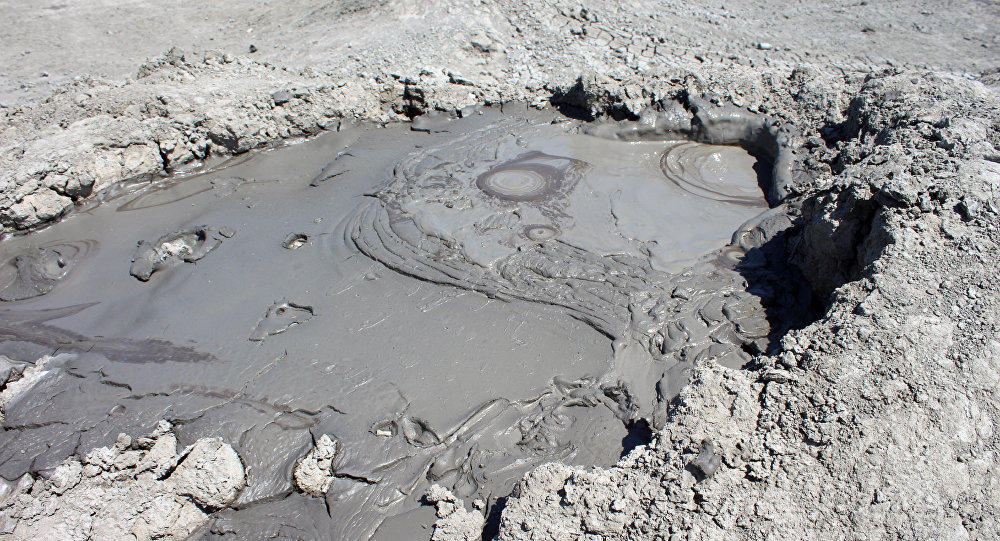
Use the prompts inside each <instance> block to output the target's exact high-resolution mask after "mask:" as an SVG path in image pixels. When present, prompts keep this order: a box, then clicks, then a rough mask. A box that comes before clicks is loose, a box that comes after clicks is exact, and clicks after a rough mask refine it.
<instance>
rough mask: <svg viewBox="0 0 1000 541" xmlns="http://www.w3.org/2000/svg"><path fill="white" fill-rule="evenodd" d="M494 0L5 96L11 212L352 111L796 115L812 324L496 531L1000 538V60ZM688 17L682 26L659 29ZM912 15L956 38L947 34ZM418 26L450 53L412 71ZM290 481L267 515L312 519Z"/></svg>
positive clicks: (549, 485)
mask: <svg viewBox="0 0 1000 541" xmlns="http://www.w3.org/2000/svg"><path fill="white" fill-rule="evenodd" d="M498 5H499V6H501V7H498V8H495V10H496V11H495V12H493V13H491V15H490V16H489V17H484V18H482V19H481V20H484V21H490V24H489V25H485V24H484V26H483V31H482V35H475V36H471V37H470V36H469V35H468V34H467V33H461V34H458V35H460V36H461V37H462V39H463V40H465V39H466V38H468V39H467V40H466V41H462V42H461V47H459V46H456V45H449V46H447V47H440V48H435V47H427V46H426V42H428V41H430V40H431V39H432V38H428V37H427V35H423V36H413V35H408V34H407V35H406V36H405V37H404V38H401V39H402V41H400V42H394V43H393V44H392V45H391V46H390V49H391V50H386V49H382V48H379V47H376V46H372V45H371V44H366V45H362V46H359V47H358V48H357V49H355V50H356V51H359V52H358V53H357V54H356V58H355V59H352V60H351V62H352V63H351V64H348V66H349V67H348V68H345V70H344V72H336V71H334V70H329V71H328V72H326V73H324V72H322V71H319V70H316V69H302V70H299V69H297V68H283V67H280V66H275V65H271V64H267V63H266V62H262V61H259V60H254V59H253V58H252V57H247V56H232V55H230V56H227V55H225V54H183V53H181V52H179V51H176V50H174V51H171V52H170V53H168V54H167V55H165V56H164V57H162V58H160V59H157V60H155V61H153V62H150V63H148V64H147V65H145V66H144V67H143V68H142V69H141V70H140V71H139V74H138V75H139V76H138V77H136V78H135V79H134V80H130V81H127V82H124V83H119V82H108V81H100V80H96V79H86V80H80V81H77V82H74V83H71V84H69V85H66V86H64V87H62V88H59V89H58V90H57V91H56V93H55V94H54V95H53V96H52V97H51V98H49V99H48V100H47V101H44V102H39V103H34V104H29V105H27V106H25V107H21V108H13V109H7V110H5V111H4V116H5V125H4V128H3V130H4V131H3V134H2V135H0V166H2V168H0V171H2V173H0V175H2V177H0V187H2V192H3V200H2V201H0V221H2V222H3V224H4V227H5V229H6V230H15V229H23V228H29V227H34V226H36V225H39V224H41V223H44V222H45V221H47V220H51V219H53V218H55V217H57V216H58V215H59V214H60V213H61V212H63V211H64V210H65V209H67V208H69V207H70V206H71V205H72V204H73V203H74V202H76V201H80V200H84V199H86V198H88V197H91V196H92V194H94V193H96V192H98V191H99V190H100V189H102V188H104V187H106V186H109V185H111V184H112V183H114V182H117V181H119V180H123V179H126V178H132V177H142V176H144V175H155V174H159V173H160V172H162V171H164V170H167V169H170V168H174V167H184V166H187V165H189V164H192V163H195V162H197V161H200V160H204V159H206V158H208V157H210V156H215V155H218V156H225V155H229V154H231V153H238V152H243V151H246V150H248V149H251V148H254V147H256V146H258V145H261V144H266V143H268V142H271V141H275V140H277V139H280V138H284V137H290V136H296V135H303V134H310V133H315V132H317V131H319V130H323V129H329V128H332V127H335V126H336V125H337V123H338V122H339V120H340V119H341V118H344V117H359V118H368V119H376V120H391V119H399V118H405V117H408V116H412V115H415V114H418V113H422V112H424V111H428V110H433V109H436V108H440V109H445V110H456V109H459V108H461V107H464V106H467V105H471V104H474V103H480V102H503V101H507V100H524V101H528V102H532V103H537V104H547V103H549V102H550V101H551V102H552V103H555V104H556V105H559V106H562V107H565V108H567V110H570V111H573V112H574V114H580V115H584V116H603V115H608V114H611V115H616V116H638V115H639V113H640V111H641V110H642V109H643V108H645V107H648V106H650V105H655V104H657V103H663V99H664V98H666V99H667V100H668V101H671V100H673V99H680V100H684V99H686V98H689V97H692V96H702V95H705V96H708V99H709V100H710V101H714V102H716V103H735V104H737V105H738V106H740V107H743V108H745V109H748V110H750V111H753V112H758V113H763V114H765V115H767V116H769V117H771V118H772V119H774V120H775V121H777V122H780V123H781V124H782V125H785V126H789V127H794V128H796V129H797V130H798V131H799V135H798V139H797V140H796V141H795V146H796V148H797V152H798V153H799V158H800V163H801V164H802V171H801V173H802V174H799V175H796V176H795V182H794V183H793V184H792V185H791V186H790V194H791V198H790V200H789V205H790V207H791V213H792V215H793V217H795V226H794V228H793V230H792V231H791V233H790V235H791V237H790V239H791V242H790V244H791V249H790V254H789V257H790V259H791V261H792V262H794V263H795V264H796V265H797V266H798V267H799V268H800V270H801V271H802V272H803V273H804V274H805V276H806V278H807V279H808V280H809V282H810V284H811V285H812V286H813V288H814V289H815V290H816V291H817V292H819V294H820V295H821V297H822V298H823V301H824V309H825V313H824V316H823V317H822V318H821V319H820V320H819V321H817V322H815V323H813V324H812V325H810V326H808V327H806V328H803V329H800V330H797V331H793V332H791V333H790V334H788V335H787V336H786V337H785V338H784V339H783V340H782V342H781V348H780V351H779V352H778V353H777V354H775V355H772V356H764V357H759V358H758V359H757V364H756V365H755V366H752V367H751V369H750V370H748V371H743V372H741V371H734V370H730V369H726V368H722V367H719V366H715V365H711V364H709V365H703V366H698V367H696V368H695V370H694V375H693V377H692V379H691V382H690V384H689V385H688V386H687V387H685V388H684V389H683V390H682V392H681V394H680V397H679V398H678V399H677V400H676V401H675V402H674V403H673V404H672V405H671V409H670V410H669V417H668V418H667V421H666V423H665V425H664V428H663V430H661V431H660V432H659V433H658V434H656V436H655V438H654V442H653V443H652V444H650V445H648V446H644V447H639V448H637V449H636V450H634V451H633V452H632V453H631V454H630V455H629V456H627V457H626V458H625V459H623V461H622V462H621V463H620V464H619V465H617V466H616V467H614V468H610V469H598V470H592V471H582V470H579V469H574V468H570V467H567V466H564V465H560V464H550V465H546V466H543V467H541V468H539V469H537V470H535V471H534V472H532V473H530V474H529V475H528V476H527V477H526V478H525V479H524V480H523V481H522V483H521V484H520V485H519V487H518V488H517V489H516V490H515V492H514V494H513V495H512V496H511V497H510V498H509V499H508V500H507V504H506V508H505V509H504V510H503V512H502V518H501V520H500V524H499V532H498V534H497V535H498V538H500V539H565V538H567V537H568V538H585V539H601V538H609V539H619V538H634V539H648V538H670V537H673V536H677V537H693V538H699V537H701V538H727V539H728V538H734V537H736V538H760V537H763V536H771V537H774V538H788V539H799V538H830V537H835V538H854V537H890V536H891V537H899V538H904V539H923V538H931V537H948V538H992V537H997V536H998V535H1000V532H998V531H997V525H996V521H995V519H994V517H996V516H998V515H1000V509H998V506H1000V503H998V501H997V497H996V495H997V493H998V492H1000V479H998V477H997V475H998V474H997V468H996V464H997V462H998V459H997V453H998V452H1000V440H998V436H997V433H996V425H997V422H998V421H1000V411H998V406H997V404H1000V402H998V400H997V398H1000V397H998V396H997V395H998V394H1000V392H998V384H1000V361H998V357H1000V343H998V342H997V341H996V340H995V339H994V337H995V335H996V331H997V328H996V325H995V324H994V323H993V322H994V321H996V319H997V318H996V316H997V311H998V306H997V301H996V299H997V298H998V295H997V288H998V286H997V284H996V280H995V268H996V260H997V255H996V254H997V249H996V248H997V240H998V239H997V231H998V227H997V226H998V225H1000V224H998V221H1000V218H998V208H1000V203H998V201H997V199H996V193H995V189H996V187H997V184H1000V165H997V164H998V162H1000V150H998V148H997V147H998V146H1000V128H998V126H1000V118H998V116H997V115H998V113H997V111H1000V107H998V105H1000V102H998V98H997V86H996V84H997V82H998V78H997V77H996V74H995V72H994V73H990V72H984V73H983V74H982V75H980V74H978V73H977V72H978V71H979V70H980V69H982V67H983V65H982V63H983V62H985V65H986V66H989V61H988V60H982V58H980V59H979V62H980V65H979V66H978V67H977V66H976V65H975V63H976V58H977V57H976V55H975V54H971V55H970V56H969V58H972V61H971V62H968V61H966V60H965V59H962V60H959V59H958V58H957V57H958V55H957V54H956V52H957V51H956V50H947V49H946V48H940V47H938V48H932V49H931V53H932V54H931V55H930V56H929V57H928V60H927V61H926V63H925V64H923V65H917V64H916V61H915V59H914V58H913V57H912V56H910V57H908V56H907V55H906V54H905V52H902V51H899V50H885V49H883V50H884V51H885V54H886V55H887V56H888V57H889V58H888V60H889V61H891V62H892V63H893V64H895V67H891V68H888V69H887V68H886V67H885V60H886V59H872V58H870V57H868V53H866V52H863V50H864V49H868V48H869V47H867V46H863V44H862V42H860V41H857V42H852V43H850V44H849V46H843V44H831V43H829V42H820V43H818V44H816V49H817V50H821V51H822V52H818V53H817V52H816V50H814V51H810V54H808V55H806V54H804V53H800V52H798V50H793V49H790V48H786V47H785V46H784V45H783V43H782V42H781V41H778V40H777V39H774V40H771V41H767V42H765V41H763V40H762V39H760V37H759V36H760V34H759V33H751V32H747V31H746V29H745V28H740V29H736V30H723V29H721V28H716V29H710V28H709V27H710V26H715V27H720V26H722V24H730V23H731V24H736V22H735V19H734V18H733V17H729V16H722V15H721V14H722V13H723V12H724V11H725V10H722V11H721V12H720V11H719V10H716V9H715V8H704V7H701V8H694V7H688V6H680V5H677V4H670V3H667V4H665V5H659V4H648V5H647V4H642V5H641V6H640V7H630V8H627V9H626V8H622V9H618V8H615V7H614V6H610V5H604V4H598V3H594V4H590V3H588V5H586V6H581V5H575V6H562V7H557V6H547V5H546V6H529V5H528V4H517V5H508V4H506V3H501V4H498ZM928 5H930V4H928ZM663 7H667V8H668V9H659V8H663ZM534 8H537V9H534ZM484 9H487V10H490V9H494V8H484ZM698 9H700V10H702V12H701V15H700V16H696V17H690V16H687V13H686V11H697V10H698ZM737 9H740V8H739V7H737ZM801 9H807V7H803V8H801ZM938 9H943V8H938ZM435 10H437V11H435ZM629 10H631V11H629ZM426 11H427V13H430V14H431V15H433V14H435V13H437V12H440V11H443V8H441V7H440V6H436V5H433V4H427V7H426ZM951 11H959V10H949V13H951ZM647 12H650V13H647ZM970 13H971V11H970ZM651 14H656V15H657V16H658V17H661V18H660V19H659V20H657V18H656V17H652V18H647V16H648V15H651ZM678 14H680V15H683V16H679V15H678ZM460 15H461V14H460ZM494 15H495V16H496V17H494ZM793 15H794V14H793ZM457 16H458V15H456V17H457ZM894 16H896V17H902V16H900V15H899V14H895V15H894ZM713 17H714V18H713ZM432 18H433V17H432ZM842 18H843V19H850V17H842ZM441 20H443V21H450V20H452V19H448V18H445V19H441ZM681 20H683V21H685V22H686V21H688V20H697V25H694V26H693V27H690V28H689V27H686V26H684V25H681V26H682V28H680V29H679V32H673V31H666V30H664V28H665V27H669V24H671V23H676V22H678V21H681ZM889 20H891V19H888V20H883V21H882V22H887V21H889ZM983 20H985V21H987V22H986V24H987V26H989V25H990V24H991V22H990V21H991V19H989V18H988V17H985V18H983ZM650 21H652V22H650ZM896 22H898V20H897V21H896ZM441 24H442V25H444V24H445V23H441ZM837 24H839V22H838V23H837ZM859 24H860V23H859ZM935 24H936V23H935ZM942 24H944V23H942ZM992 24H993V26H994V27H995V21H993V22H992ZM442 28H444V26H442ZM691 28H693V29H691ZM706 29H708V30H706ZM812 30H815V27H813V28H812ZM873 30H874V31H877V29H874V28H873ZM925 30H926V32H927V34H928V35H930V36H931V37H932V38H936V39H938V40H940V41H939V43H944V42H945V41H946V40H951V41H955V39H954V34H953V32H952V30H951V28H949V29H948V30H947V31H943V30H942V29H940V28H936V27H930V28H925ZM442 31H443V30H442ZM796 32H797V33H798V34H796ZM859 32H860V31H859ZM807 33H810V30H809V28H807V27H804V28H803V29H798V30H794V31H787V30H786V31H785V33H784V34H782V35H780V36H777V37H780V38H782V39H785V40H787V41H788V42H789V43H790V42H792V41H796V40H801V39H802V38H801V36H802V35H803V34H807ZM863 33H864V34H871V33H872V32H869V31H865V32H863ZM920 33H923V32H920ZM824 34H829V35H834V34H836V32H829V33H826V32H824ZM373 35H378V33H377V32H376V33H373ZM733 36H736V37H737V38H738V39H733V40H730V39H727V38H731V37H733ZM887 36H888V37H886V38H884V39H885V40H888V41H889V42H897V41H898V42H905V41H907V40H906V39H905V38H906V36H904V35H900V34H895V35H893V34H887ZM421 40H423V41H421ZM769 40H770V38H769ZM963 41H969V42H974V38H972V39H969V40H963ZM413 43H424V46H422V47H420V49H421V50H437V51H440V52H441V54H443V55H446V54H452V53H455V55H454V56H455V57H456V58H459V59H460V60H459V61H456V62H455V63H447V64H446V63H443V61H441V59H440V58H434V57H430V58H427V59H423V58H420V60H426V62H414V61H413V60H414V58H419V55H418V54H416V53H414V52H413V50H412V49H408V48H407V44H411V45H412V44H413ZM984 43H985V42H984ZM838 48H839V49H840V50H837V49H838ZM982 50H983V51H985V52H983V53H981V54H983V55H984V57H983V58H987V59H988V58H989V55H990V54H991V53H990V51H989V49H988V48H987V47H985V46H984V47H983V48H982ZM352 54H354V53H352ZM382 59H385V60H387V61H388V64H384V63H382V62H380V60H382ZM958 62H961V65H959V64H958ZM422 63H423V64H427V68H426V69H425V68H417V67H416V66H420V65H421V64H422ZM386 65H387V66H388V67H385V66H386ZM356 66H363V69H359V70H355V71H356V72H357V74H355V73H354V72H351V73H350V74H347V72H348V71H350V70H351V69H353V68H354V67H356ZM402 66H405V67H402ZM949 69H953V70H955V71H958V70H962V71H965V70H968V71H970V72H971V73H961V74H959V75H954V74H948V73H945V72H944V71H946V70H949ZM483 72H489V73H483ZM639 73H641V74H642V75H639ZM709 444H710V446H711V447H712V448H713V451H712V453H710V454H709V455H706V454H705V449H707V448H709ZM710 455H714V457H713V456H710ZM713 458H718V460H717V462H718V467H717V468H714V467H707V468H706V467H705V466H706V465H710V464H712V463H713V460H712V459H713ZM713 469H714V472H712V473H711V474H710V470H713ZM296 498H297V496H296V497H295V498H288V499H285V500H280V501H276V502H274V503H273V506H274V507H275V508H276V509H278V511H279V512H287V509H286V508H288V507H289V506H299V508H300V510H299V511H297V512H298V513H299V514H300V515H301V516H303V517H306V516H312V515H310V513H313V514H317V515H323V516H325V511H323V510H322V509H318V508H317V506H316V505H314V504H315V502H316V501H318V500H315V499H306V498H299V499H296ZM320 507H321V505H320ZM471 512H478V511H471ZM224 515H225V514H224V513H223V514H222V515H216V516H217V517H219V520H220V521H222V522H224V521H225V516H224ZM491 515H493V513H491ZM449 516H451V515H449ZM473 518H474V517H473ZM476 520H478V519H476ZM240 526H241V527H242V526H247V527H250V528H251V529H252V525H249V526H248V525H247V524H246V523H244V524H242V525H240ZM454 526H455V525H454V524H451V525H450V526H449V527H454ZM488 529H489V528H488ZM233 530H234V531H235V530H236V526H233ZM463 531H467V530H463ZM442 535H443V534H442ZM463 535H464V534H463Z"/></svg>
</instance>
